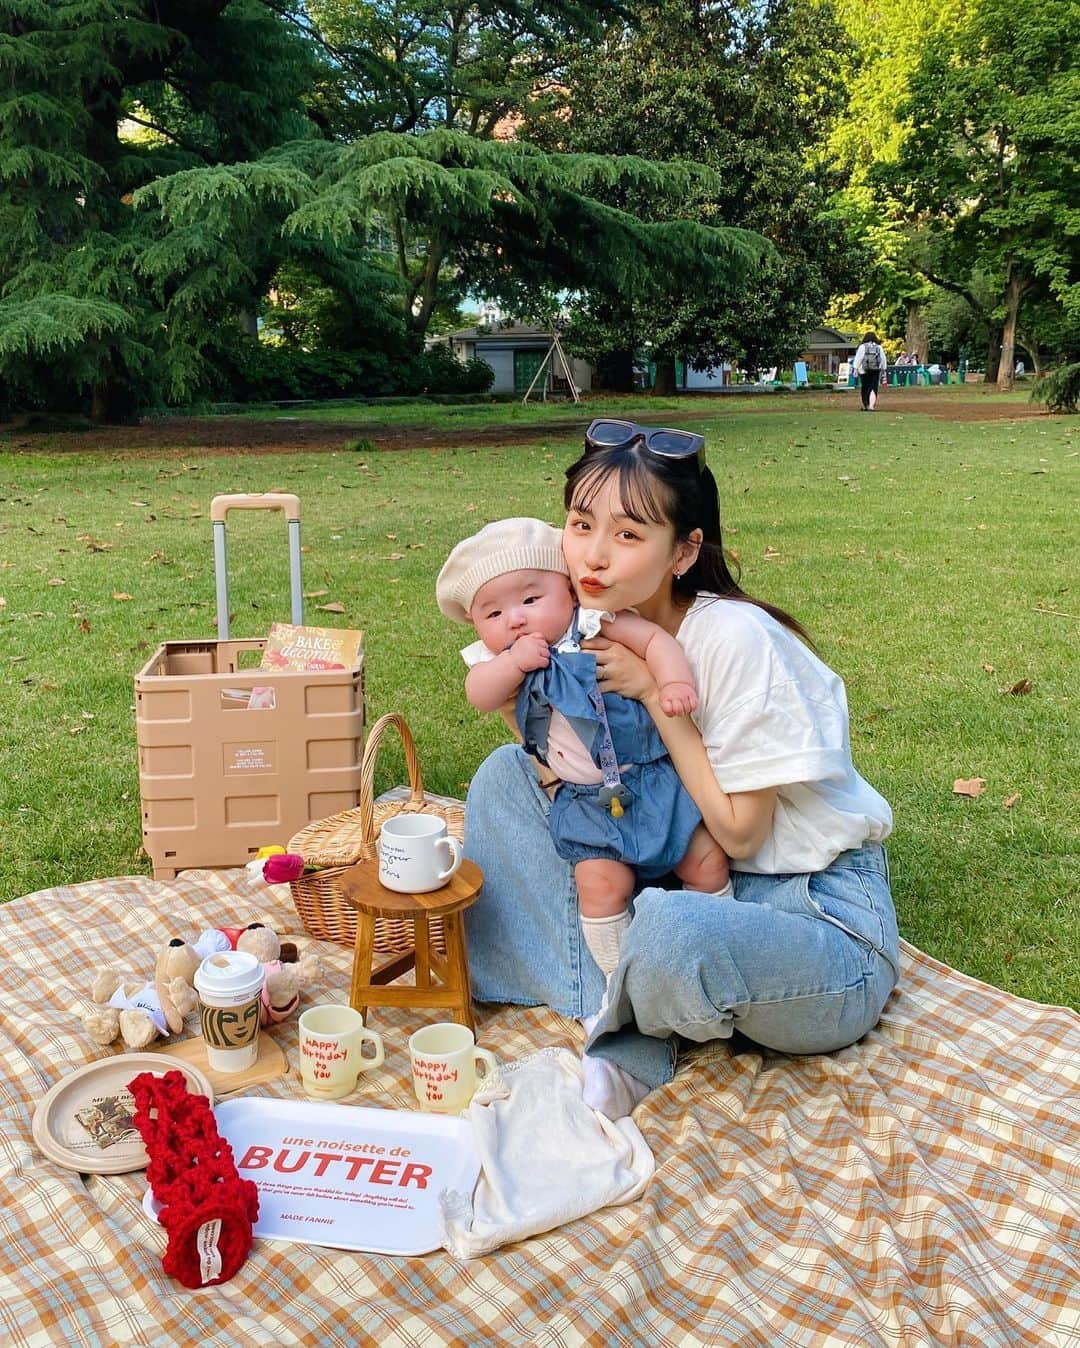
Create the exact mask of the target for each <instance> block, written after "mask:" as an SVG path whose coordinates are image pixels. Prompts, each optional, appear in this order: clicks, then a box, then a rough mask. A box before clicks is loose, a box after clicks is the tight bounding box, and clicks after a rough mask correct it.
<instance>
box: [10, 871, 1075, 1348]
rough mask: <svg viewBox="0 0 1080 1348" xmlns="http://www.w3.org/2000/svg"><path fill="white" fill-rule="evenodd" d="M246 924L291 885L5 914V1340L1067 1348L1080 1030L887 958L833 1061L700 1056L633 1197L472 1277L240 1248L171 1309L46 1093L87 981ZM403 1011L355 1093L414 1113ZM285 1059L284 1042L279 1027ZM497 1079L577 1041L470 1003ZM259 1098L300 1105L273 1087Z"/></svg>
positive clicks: (18, 1343) (292, 920) (146, 1242)
mask: <svg viewBox="0 0 1080 1348" xmlns="http://www.w3.org/2000/svg"><path fill="white" fill-rule="evenodd" d="M256 920H259V921H263V922H267V923H269V924H270V925H272V926H274V927H275V929H276V930H277V931H278V932H279V934H280V935H281V936H282V937H283V938H292V939H299V942H300V944H301V946H303V944H304V939H305V938H304V935H303V933H302V932H301V931H300V930H299V923H298V918H297V915H296V912H295V910H294V908H293V906H292V904H291V903H290V902H289V900H288V897H287V895H286V896H285V897H281V896H279V894H278V893H276V892H274V891H269V890H268V889H267V887H266V886H265V885H258V886H256V885H255V884H254V883H253V882H251V881H249V880H248V879H247V877H246V876H245V875H244V873H243V872H242V871H237V872H227V873H224V874H222V873H211V872H187V873H186V874H184V875H182V876H181V877H179V878H178V879H177V880H175V881H171V882H168V883H165V882H155V881H152V880H148V879H146V878H143V877H134V878H127V879H120V880H107V881H98V882H94V883H91V884H86V885H79V886H73V887H61V888H57V889H52V890H47V891H42V892H40V893H39V894H36V895H32V896H30V897H28V898H25V899H20V900H15V901H14V902H12V903H11V904H9V905H8V906H7V907H6V908H5V909H4V931H5V949H6V953H7V956H8V964H9V971H8V975H7V977H6V978H5V980H4V984H3V991H2V992H0V1103H2V1105H3V1108H2V1109H0V1197H2V1201H3V1210H4V1214H5V1216H4V1221H5V1236H6V1241H5V1259H4V1264H3V1267H2V1269H0V1341H2V1342H3V1343H4V1344H5V1345H7V1344H9V1343H10V1344H12V1345H15V1348H29V1346H30V1345H34V1348H37V1346H38V1345H51V1344H54V1343H64V1344H87V1345H91V1344H93V1345H98V1344H100V1343H142V1342H154V1343H160V1344H165V1343H191V1342H201V1341H207V1342H213V1343H214V1344H217V1345H233V1344H235V1345H237V1348H248V1345H250V1344H255V1343H285V1342H313V1341H322V1342H329V1341H331V1340H333V1341H340V1340H344V1339H345V1338H354V1339H356V1340H357V1341H358V1342H369V1341H371V1335H372V1334H373V1333H374V1332H375V1328H374V1327H375V1325H376V1324H378V1326H379V1329H378V1337H379V1339H380V1341H381V1342H384V1343H386V1344H392V1345H405V1344H408V1343H433V1344H434V1343H448V1342H468V1343H473V1344H477V1345H485V1346H486V1345H489V1344H491V1345H494V1344H498V1343H504V1342H511V1341H512V1342H528V1343H530V1344H537V1345H542V1346H543V1348H556V1345H569V1344H575V1345H576V1344H597V1345H601V1344H602V1345H605V1348H606V1345H608V1344H618V1345H627V1346H629V1345H638V1344H642V1343H648V1344H650V1345H659V1348H668V1346H669V1345H670V1346H671V1348H674V1345H696V1344H700V1345H702V1346H703V1348H704V1345H711V1346H713V1348H715V1346H716V1345H726V1344H761V1345H766V1344H768V1345H773V1344H782V1345H792V1348H848V1346H850V1348H877V1346H878V1345H881V1346H882V1348H885V1346H886V1345H888V1348H895V1346H896V1345H904V1348H912V1346H914V1345H941V1344H950V1345H968V1344H972V1345H979V1348H1016V1346H1017V1345H1031V1348H1047V1346H1048V1345H1056V1346H1058V1348H1080V1283H1078V1278H1077V1268H1078V1267H1080V1017H1078V1016H1077V1015H1076V1014H1075V1013H1074V1012H1072V1011H1070V1010H1068V1009H1065V1008H1061V1007H1049V1006H1041V1005H1039V1004H1038V1003H1034V1002H1030V1001H1025V1000H1023V999H1021V998H1017V997H1012V996H1010V995H1008V994H1007V993H1005V992H1002V991H1000V990H998V989H996V988H992V987H988V986H987V985H986V984H983V983H980V982H978V981H977V980H975V979H973V978H969V977H967V976H965V975H963V974H959V973H957V972H956V971H954V970H951V969H949V968H948V967H947V966H945V965H942V964H941V963H939V962H938V961H936V960H934V959H932V958H930V957H929V956H927V955H924V954H922V953H921V952H920V951H918V950H916V949H915V948H914V947H912V946H910V945H907V944H904V945H903V952H902V975H903V977H902V983H901V986H900V989H899V990H898V992H897V993H896V994H895V995H894V996H893V998H892V1000H891V1001H890V1002H889V1004H888V1006H887V1007H886V1009H885V1014H884V1016H883V1017H882V1020H881V1022H880V1024H879V1025H878V1027H877V1028H876V1029H875V1030H874V1031H873V1032H872V1033H871V1034H869V1035H868V1036H867V1037H866V1038H865V1039H864V1040H862V1041H861V1042H860V1043H858V1044H856V1045H854V1046H852V1047H851V1048H848V1049H844V1050H842V1051H841V1052H839V1053H835V1054H831V1055H828V1056H810V1057H805V1058H786V1057H783V1056H782V1055H778V1054H770V1053H766V1052H762V1051H761V1050H758V1049H756V1048H754V1047H753V1046H751V1045H749V1044H748V1043H747V1042H746V1041H744V1040H736V1041H735V1042H734V1043H733V1044H722V1043H713V1044H708V1045H703V1046H700V1047H694V1048H693V1049H691V1050H690V1051H689V1052H687V1054H686V1055H685V1057H683V1058H681V1059H680V1064H679V1070H678V1073H677V1075H676V1077H675V1080H674V1081H672V1082H671V1083H670V1084H669V1085H667V1086H665V1087H663V1088H661V1089H660V1090H657V1091H654V1092H652V1093H651V1094H650V1095H649V1096H648V1097H647V1098H646V1100H645V1101H644V1103H643V1104H642V1105H641V1107H640V1108H639V1109H638V1110H637V1111H636V1113H635V1116H634V1117H635V1121H636V1122H637V1124H638V1126H639V1127H640V1129H641V1132H642V1134H643V1135H644V1137H645V1140H646V1141H647V1143H648V1144H649V1146H650V1148H651V1149H652V1151H653V1153H654V1155H655V1158H656V1173H655V1175H654V1177H653V1179H652V1181H651V1182H650V1183H649V1185H648V1186H647V1188H646V1190H645V1192H644V1194H643V1195H642V1196H641V1197H640V1198H638V1199H637V1200H635V1201H634V1202H633V1203H630V1204H628V1205H625V1206H621V1207H615V1208H607V1209H604V1210H601V1211H599V1212H596V1213H593V1214H592V1215H591V1216H589V1217H586V1218H582V1219H580V1220H578V1221H575V1222H572V1223H570V1224H569V1225H567V1226H564V1227H562V1228H560V1229H559V1230H557V1231H553V1232H551V1233H550V1234H548V1235H545V1236H538V1237H534V1238H532V1239H530V1240H528V1241H525V1242H522V1243H521V1244H519V1245H514V1246H510V1247H507V1248H506V1249H503V1250H500V1251H497V1252H495V1253H494V1254H491V1255H488V1256H485V1257H484V1259H482V1260H478V1261H473V1262H472V1263H470V1265H469V1268H468V1273H467V1278H466V1277H464V1276H463V1265H462V1264H461V1263H459V1262H458V1261H456V1260H454V1259H452V1258H450V1257H449V1256H448V1255H446V1254H433V1255H426V1256H423V1257H422V1258H416V1259H402V1258H386V1257H382V1256H375V1255H365V1254H357V1253H350V1252H348V1251H339V1250H330V1249H322V1248H319V1247H314V1246H312V1247H302V1246H299V1245H288V1244H283V1243H277V1242H267V1241H257V1242H256V1244H255V1246H254V1248H253V1250H252V1252H251V1255H250V1256H249V1258H248V1260H247V1263H246V1264H245V1265H244V1267H243V1268H242V1269H241V1270H240V1272H239V1273H238V1274H237V1276H236V1277H235V1278H234V1279H233V1281H232V1282H231V1283H230V1284H229V1285H228V1288H222V1289H208V1290H207V1291H204V1292H200V1293H199V1294H198V1295H197V1296H190V1295H182V1296H181V1295H177V1291H176V1287H175V1284H172V1283H170V1282H169V1280H168V1279H167V1278H165V1276H164V1275H163V1273H162V1271H161V1263H160V1259H161V1251H162V1249H163V1246H164V1234H163V1233H162V1232H161V1231H160V1229H156V1228H155V1227H154V1226H153V1224H152V1223H150V1222H148V1221H147V1220H146V1218H145V1217H144V1215H143V1213H142V1211H141V1208H140V1206H139V1200H140V1198H141V1195H142V1190H143V1188H144V1185H145V1179H144V1177H143V1176H142V1175H139V1174H135V1175H117V1176H99V1177H92V1176H91V1177H86V1178H80V1177H79V1176H77V1175H74V1174H72V1173H71V1172H68V1171H62V1170H60V1169H58V1168H57V1167H56V1166H54V1165H53V1164H52V1163H51V1162H48V1161H46V1160H45V1159H44V1158H43V1157H41V1156H40V1155H39V1154H38V1153H37V1152H36V1151H35V1150H34V1148H33V1144H32V1140H31V1135H30V1118H31V1115H32V1113H33V1107H34V1104H35V1102H36V1100H37V1099H38V1098H40V1096H41V1094H42V1093H43V1092H44V1090H45V1089H46V1088H47V1086H49V1085H51V1084H52V1082H53V1081H55V1080H57V1079H58V1078H59V1076H60V1075H61V1074H62V1073H63V1072H65V1071H68V1070H71V1069H72V1068H74V1067H76V1066H78V1065H80V1064H81V1063H83V1062H84V1061H88V1060H90V1059H91V1058H94V1057H96V1056H99V1055H100V1053H101V1050H100V1049H97V1048H96V1047H95V1046H94V1045H93V1044H92V1043H91V1042H90V1041H89V1039H88V1038H87V1037H86V1035H85V1034H84V1033H83V1032H82V1030H81V1027H80V1026H79V1024H78V1014H79V1011H80V1010H82V1009H84V1007H85V1005H86V1004H87V1003H86V997H87V988H88V984H89V982H91V981H92V978H93V971H94V970H95V969H96V968H99V967H102V966H104V965H109V966H111V965H118V966H120V967H123V968H125V969H129V970H130V971H131V973H132V975H133V976H134V975H136V974H139V973H141V974H142V975H143V976H144V977H145V975H146V973H147V960H148V958H149V954H150V951H151V950H152V949H153V948H155V947H156V945H157V944H158V943H160V941H161V940H162V939H163V938H164V937H165V936H167V935H169V934H172V933H175V934H177V935H181V936H191V935H194V934H195V933H196V932H197V931H198V930H199V929H201V928H202V927H204V926H207V925H235V924H236V923H237V922H245V923H246V922H250V921H256ZM317 948H318V950H319V953H320V955H321V957H322V959H323V962H324V965H325V970H326V972H325V973H324V975H323V979H322V982H321V983H320V985H318V986H316V987H315V988H313V989H311V991H310V996H311V998H312V1000H316V1001H326V1000H338V1001H340V1000H343V998H344V991H345V989H346V987H347V986H348V966H349V961H350V958H351V956H350V952H349V951H348V950H346V949H345V948H344V947H342V946H339V945H334V944H332V943H329V942H326V943H319V944H318V946H317ZM415 1027H416V1016H415V1013H409V1012H407V1011H399V1010H388V1011H386V1012H385V1013H382V1012H380V1020H379V1029H380V1031H381V1032H382V1033H383V1034H384V1036H385V1038H386V1046H387V1057H386V1064H385V1066H384V1067H383V1068H381V1069H379V1070H377V1071H375V1072H371V1073H368V1074H367V1076H366V1078H365V1079H364V1084H363V1087H362V1090H361V1093H360V1094H359V1095H358V1096H357V1097H356V1100H357V1103H360V1104H364V1105H374V1106H378V1107H383V1108H410V1107H411V1103H412V1093H411V1086H410V1082H409V1066H408V1055H407V1053H406V1050H405V1040H406V1037H407V1035H408V1033H409V1032H410V1031H411V1030H412V1029H414V1028H415ZM275 1037H276V1038H277V1039H278V1041H279V1043H281V1044H282V1045H283V1046H284V1047H285V1048H286V1050H287V1052H288V1053H289V1055H290V1057H291V1058H292V1059H293V1061H294V1062H295V1051H296V1023H295V1020H292V1021H288V1022H286V1023H285V1024H283V1025H280V1026H278V1027H277V1029H276V1031H275ZM478 1037H479V1038H480V1040H481V1042H484V1043H486V1044H489V1045H490V1046H491V1047H493V1048H494V1049H495V1050H496V1051H497V1053H498V1055H499V1056H500V1058H502V1059H504V1060H511V1059H516V1058H520V1057H523V1056H524V1055H525V1054H527V1053H531V1052H535V1051H536V1050H537V1049H540V1048H543V1047H547V1046H549V1045H556V1046H561V1047H566V1048H572V1049H574V1050H575V1051H577V1050H578V1049H579V1048H580V1039H581V1031H580V1027H579V1026H578V1025H577V1024H576V1023H575V1022H573V1021H569V1020H566V1019H563V1018H562V1017H560V1016H557V1015H555V1014H554V1013H553V1012H550V1011H547V1010H545V1009H543V1008H536V1009H530V1008H526V1007H505V1006H500V1007H481V1008H479V1016H478ZM260 1091H261V1092H262V1093H266V1094H271V1095H277V1096H281V1097H286V1098H297V1097H298V1095H299V1085H298V1082H297V1080H296V1078H295V1076H288V1077H285V1078H282V1079H280V1080H278V1081H276V1082H273V1083H269V1084H268V1085H266V1086H263V1087H260Z"/></svg>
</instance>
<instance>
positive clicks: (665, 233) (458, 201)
mask: <svg viewBox="0 0 1080 1348" xmlns="http://www.w3.org/2000/svg"><path fill="white" fill-rule="evenodd" d="M708 176H709V175H708V174H707V172H706V171H705V170H703V169H701V168H700V167H698V166H695V165H692V164H668V165H661V164H654V163H650V162H649V161H647V160H644V159H641V158H636V157H633V156H622V157H619V156H610V155H574V154H558V153H549V152H545V151H543V150H540V149H538V148H537V147H535V146H533V145H528V144H525V143H522V142H502V141H485V140H481V139H479V138H477V137H475V136H470V135H468V134H466V133H464V132H461V131H452V130H436V131H429V132H425V133H423V134H420V135H412V134H395V133H391V132H379V133H376V134H374V135H372V136H367V137H363V138H361V139H359V140H357V141H356V142H354V143H353V144H351V145H340V144H331V143H330V142H326V141H321V142H317V141H307V142H296V143H293V144H289V145H284V146H279V147H277V148H276V149H274V150H272V151H270V152H268V153H267V154H266V155H264V156H263V157H262V158H261V159H259V160H257V161H253V162H249V163H244V164H234V165H219V166H216V167H214V168H210V169H202V170H194V169H192V170H188V171H186V172H182V173H178V174H174V175H172V176H171V177H168V178H165V179H161V180H159V181H157V182H154V183H151V184H148V185H147V186H146V187H144V188H142V189H141V190H140V191H139V192H137V193H136V197H135V200H136V204H137V205H138V206H140V207H141V206H146V207H149V208H152V209H153V210H154V211H160V213H161V216H162V219H163V221H164V223H165V225H166V227H167V230H166V233H165V235H164V237H163V239H162V242H161V245H160V246H159V248H158V250H157V252H156V254H155V257H154V259H153V266H154V268H155V275H156V278H157V281H158V284H159V285H160V287H161V289H162V292H163V293H164V294H166V295H169V296H171V299H170V300H169V305H170V306H171V307H170V308H167V310H166V318H167V320H168V321H172V318H173V314H172V307H175V306H176V305H177V304H178V303H180V302H181V301H184V302H186V297H187V291H188V288H189V287H191V286H198V285H199V284H200V277H199V260H200V251H199V248H198V247H196V248H195V249H194V250H192V249H191V248H189V247H188V246H187V241H188V240H189V239H194V240H196V241H199V240H207V239H212V238H218V239H228V238H233V237H250V235H251V234H252V232H254V231H262V232H263V233H264V234H265V235H274V236H276V237H278V238H280V239H281V240H283V241H286V242H288V243H289V244H290V246H292V247H295V248H307V249H310V250H318V249H323V250H327V251H329V250H332V249H339V250H348V249H362V247H363V245H364V243H365V241H366V240H367V239H368V238H369V237H370V234H371V231H372V229H373V227H374V226H375V225H376V223H377V222H379V221H385V220H395V221H397V222H399V225H400V227H399V229H398V230H397V232H396V235H395V244H396V249H397V254H398V258H399V264H400V273H401V277H402V278H403V283H404V295H403V302H404V309H403V312H404V318H405V322H406V324H407V327H408V329H409V331H410V333H411V334H412V336H413V339H414V341H415V342H416V343H417V344H419V343H420V341H421V339H422V338H423V336H424V334H425V333H426V331H427V329H428V326H429V324H430V322H431V318H432V314H433V312H434V310H435V306H436V304H437V303H438V301H439V298H440V286H441V278H442V277H443V275H444V271H445V269H446V268H448V267H449V268H451V269H452V271H453V273H454V275H455V277H456V284H457V285H459V286H462V287H466V286H467V287H470V288H472V289H474V290H476V291H480V292H483V293H484V294H487V295H490V296H492V297H493V298H496V299H500V300H502V301H503V302H504V304H506V305H507V306H508V307H511V308H515V307H520V306H521V304H522V303H523V300H524V298H525V297H526V296H528V295H529V294H534V293H536V292H537V291H538V290H540V289H543V288H545V287H546V288H551V287H556V288H557V287H565V288H571V289H582V288H585V287H588V286H592V285H596V286H599V287H601V288H604V289H607V290H609V291H612V292H626V293H636V292H638V291H642V290H644V289H646V288H647V287H648V286H649V285H651V284H652V280H653V278H654V277H655V276H656V275H658V274H662V273H665V272H667V273H671V272H677V273H678V274H680V275H682V276H684V277H685V278H687V283H688V284H695V283H701V282H702V280H703V278H704V277H706V276H709V277H713V278H715V277H718V276H719V277H723V278H726V279H729V280H731V281H732V282H734V281H735V280H736V278H738V277H739V276H741V275H743V274H745V272H746V271H747V270H748V269H749V268H750V267H752V266H753V265H754V263H755V262H756V261H757V260H758V259H759V258H760V257H761V255H762V253H763V251H764V249H765V244H764V242H763V240H762V239H761V238H760V237H759V236H757V235H756V234H753V233H751V232H749V231H746V230H741V229H728V228H723V227H712V226H708V225H703V224H700V223H698V222H695V221H691V220H685V219H670V218H669V219H666V220H659V221H656V220H651V221H650V220H644V221H643V220H642V219H640V218H639V217H638V215H636V214H634V213H631V212H629V211H626V210H623V209H621V208H620V207H619V206H616V205H613V204H612V200H613V199H619V198H622V199H623V200H627V199H632V200H634V201H647V202H653V203H657V202H663V203H664V205H665V207H666V210H667V213H668V214H669V215H674V214H675V213H676V203H678V202H681V201H683V200H685V199H686V198H687V197H688V196H690V195H692V194H693V193H695V192H699V191H701V190H702V184H703V183H705V182H706V181H707V180H708ZM418 241H419V242H418Z"/></svg>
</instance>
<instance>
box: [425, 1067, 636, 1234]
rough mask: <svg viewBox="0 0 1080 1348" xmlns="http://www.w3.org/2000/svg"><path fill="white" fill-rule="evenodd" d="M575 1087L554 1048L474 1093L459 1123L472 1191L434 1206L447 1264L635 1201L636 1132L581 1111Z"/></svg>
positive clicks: (446, 1196)
mask: <svg viewBox="0 0 1080 1348" xmlns="http://www.w3.org/2000/svg"><path fill="white" fill-rule="evenodd" d="M581 1087H582V1078H581V1063H580V1062H579V1060H578V1059H577V1058H576V1057H575V1056H574V1054H573V1053H571V1052H569V1051H568V1050H567V1049H563V1048H552V1049H544V1050H542V1051H541V1052H539V1053H534V1054H531V1055H530V1056H529V1057H527V1058H522V1059H521V1060H520V1061H519V1062H515V1063H508V1064H504V1065H502V1066H500V1068H499V1070H498V1071H496V1072H495V1073H493V1074H492V1078H491V1080H490V1081H489V1082H484V1083H483V1084H482V1085H481V1087H480V1089H479V1090H478V1091H477V1093H476V1095H474V1096H473V1099H472V1102H471V1104H470V1105H469V1108H468V1110H467V1112H466V1114H465V1117H466V1118H467V1119H468V1120H469V1122H470V1123H471V1124H472V1129H473V1136H474V1138H475V1141H476V1149H477V1153H478V1154H479V1157H480V1177H479V1179H478V1180H477V1182H476V1188H475V1189H474V1191H473V1193H472V1194H471V1195H469V1194H462V1193H455V1192H453V1191H447V1192H445V1193H443V1194H442V1195H440V1200H439V1202H440V1207H441V1211H442V1225H443V1245H444V1246H445V1248H446V1249H447V1250H449V1251H450V1253H451V1254H455V1255H457V1256H458V1257H459V1258H462V1259H473V1258H476V1256H477V1255H481V1254H486V1253H487V1252H488V1251H489V1250H495V1249H498V1247H499V1246H500V1245H506V1244H509V1243H510V1242H511V1241H515V1240H524V1239H525V1238H526V1237H527V1236H534V1235H536V1234H538V1233H539V1232H541V1231H550V1230H552V1229H553V1228H554V1227H556V1226H562V1225H563V1224H564V1223H565V1222H570V1221H573V1220H574V1219H575V1218H577V1217H584V1216H585V1215H586V1214H587V1213H590V1212H595V1211H596V1209H597V1208H603V1207H608V1206H610V1205H611V1204H614V1203H629V1202H631V1201H632V1200H633V1199H635V1198H637V1197H638V1195H639V1194H641V1193H642V1192H643V1191H644V1189H645V1186H646V1184H648V1182H649V1180H650V1178H651V1177H652V1173H653V1170H654V1169H655V1162H654V1160H653V1154H652V1152H651V1151H650V1150H649V1147H648V1144H647V1143H646V1141H645V1139H644V1138H643V1137H642V1135H641V1132H640V1131H639V1129H638V1126H637V1124H635V1123H634V1122H633V1121H632V1120H630V1119H619V1120H617V1121H616V1122H612V1121H611V1120H610V1119H607V1118H605V1117H604V1116H603V1115H602V1114H598V1113H597V1112H596V1110H594V1109H590V1108H589V1107H588V1105H586V1104H585V1102H584V1100H583V1099H582V1098H581Z"/></svg>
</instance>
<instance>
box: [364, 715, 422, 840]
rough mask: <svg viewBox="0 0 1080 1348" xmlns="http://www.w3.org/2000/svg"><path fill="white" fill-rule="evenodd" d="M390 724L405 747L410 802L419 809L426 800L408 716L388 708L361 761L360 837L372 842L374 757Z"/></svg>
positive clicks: (378, 723) (372, 728)
mask: <svg viewBox="0 0 1080 1348" xmlns="http://www.w3.org/2000/svg"><path fill="white" fill-rule="evenodd" d="M390 726H393V727H394V729H395V730H396V731H397V732H398V735H399V736H400V737H401V747H402V748H403V749H404V750H405V768H406V771H407V772H408V774H409V791H410V793H411V794H410V796H409V800H408V804H409V805H411V806H412V807H413V808H414V809H418V808H419V807H420V806H421V805H422V804H423V802H424V782H423V779H422V778H421V776H420V760H419V758H417V756H416V741H415V740H414V739H413V737H412V731H411V730H410V729H409V724H408V722H407V721H406V720H405V717H404V716H399V715H398V713H397V712H396V711H388V712H387V713H386V715H385V716H380V717H379V719H378V720H377V721H376V722H375V724H374V725H373V726H372V727H371V733H370V734H369V735H368V738H367V743H366V744H365V745H364V756H363V758H362V759H361V760H360V837H361V838H362V839H363V840H364V842H365V843H367V844H369V845H370V844H372V843H374V841H375V758H376V756H377V754H378V752H379V744H380V742H381V740H382V737H383V734H384V732H385V731H386V730H388V729H389V728H390Z"/></svg>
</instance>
